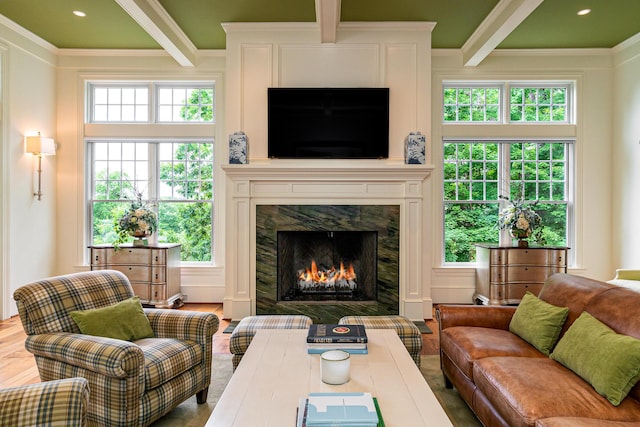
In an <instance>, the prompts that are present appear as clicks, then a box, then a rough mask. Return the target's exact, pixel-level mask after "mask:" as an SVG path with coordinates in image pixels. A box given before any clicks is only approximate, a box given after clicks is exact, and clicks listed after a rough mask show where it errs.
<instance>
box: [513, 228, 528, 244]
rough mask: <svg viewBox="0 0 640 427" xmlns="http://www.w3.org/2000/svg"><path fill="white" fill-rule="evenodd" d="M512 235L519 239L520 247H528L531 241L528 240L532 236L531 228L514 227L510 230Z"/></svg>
mask: <svg viewBox="0 0 640 427" xmlns="http://www.w3.org/2000/svg"><path fill="white" fill-rule="evenodd" d="M510 233H511V236H512V237H514V238H516V239H518V247H519V248H528V247H529V241H528V240H527V239H528V238H529V237H530V236H531V233H532V231H531V228H527V229H524V230H523V229H521V228H517V227H513V228H511V230H510Z"/></svg>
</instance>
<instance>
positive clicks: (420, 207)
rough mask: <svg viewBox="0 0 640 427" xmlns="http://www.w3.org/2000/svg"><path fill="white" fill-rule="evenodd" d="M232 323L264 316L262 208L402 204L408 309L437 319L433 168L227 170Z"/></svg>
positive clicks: (306, 163)
mask: <svg viewBox="0 0 640 427" xmlns="http://www.w3.org/2000/svg"><path fill="white" fill-rule="evenodd" d="M222 169H223V170H224V172H225V174H226V186H225V202H226V203H225V205H226V212H225V216H226V219H225V223H226V227H225V229H226V235H225V246H226V247H225V265H226V268H225V299H224V317H225V318H230V319H240V318H242V317H244V316H248V315H254V314H255V312H256V206H257V205H303V204H308V205H311V204H313V205H345V204H352V205H358V204H360V205H399V206H400V216H401V218H400V254H399V255H400V272H399V273H400V274H399V276H400V283H399V290H400V307H399V312H400V314H402V315H405V316H407V317H409V318H411V319H414V320H418V319H429V318H431V317H432V308H433V302H432V299H431V289H430V283H429V279H428V278H429V277H430V271H431V256H430V255H429V253H428V252H429V247H430V246H429V245H428V244H427V243H428V241H429V237H430V232H429V228H428V226H427V224H429V223H430V218H427V216H428V215H429V210H428V209H426V208H425V204H426V203H427V200H428V195H429V192H430V179H429V177H430V176H431V172H432V170H433V167H432V166H426V165H405V164H404V163H401V162H398V161H393V160H337V159H336V160H333V159H331V160H302V161H301V160H268V159H266V160H261V161H252V163H251V164H247V165H225V166H223V167H222Z"/></svg>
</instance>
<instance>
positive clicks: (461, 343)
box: [440, 326, 545, 379]
mask: <svg viewBox="0 0 640 427" xmlns="http://www.w3.org/2000/svg"><path fill="white" fill-rule="evenodd" d="M440 346H441V349H442V352H443V353H446V354H447V355H448V356H449V358H450V359H451V361H452V362H453V363H454V364H455V365H456V366H457V367H458V369H460V370H461V371H462V372H463V373H464V374H465V375H466V376H467V377H468V378H470V379H472V378H473V362H474V361H476V360H478V359H483V358H485V357H492V356H519V357H545V356H544V355H543V354H542V353H540V352H539V351H537V350H536V349H535V348H533V347H532V346H531V345H529V344H528V343H527V342H526V341H524V340H523V339H522V338H520V337H518V336H517V335H514V334H512V333H511V332H509V331H507V330H504V329H493V328H479V327H476V326H453V327H450V328H447V329H445V330H443V331H442V332H441V335H440Z"/></svg>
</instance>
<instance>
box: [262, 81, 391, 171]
mask: <svg viewBox="0 0 640 427" xmlns="http://www.w3.org/2000/svg"><path fill="white" fill-rule="evenodd" d="M268 115H269V117H268V127H269V129H268V156H269V157H270V158H281V159H305V158H306V159H310V158H316V159H327V158H333V159H378V158H388V157H389V88H269V89H268Z"/></svg>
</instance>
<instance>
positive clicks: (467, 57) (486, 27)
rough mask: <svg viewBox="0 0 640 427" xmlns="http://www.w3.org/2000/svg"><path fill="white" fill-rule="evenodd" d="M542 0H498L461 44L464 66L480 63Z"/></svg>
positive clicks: (473, 65)
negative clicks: (467, 38)
mask: <svg viewBox="0 0 640 427" xmlns="http://www.w3.org/2000/svg"><path fill="white" fill-rule="evenodd" d="M542 2H543V0H500V2H499V3H498V4H497V5H496V7H494V8H493V10H492V11H491V12H490V13H489V15H487V17H486V18H485V19H484V21H482V23H481V24H480V25H479V26H478V28H477V29H476V30H475V31H474V32H473V34H472V35H471V37H469V40H467V41H466V42H465V44H464V45H463V46H462V60H463V63H464V65H465V66H467V67H475V66H477V65H478V64H480V63H481V62H482V61H483V60H484V59H485V58H486V57H487V56H488V55H489V54H490V53H491V52H492V51H493V50H494V49H495V48H496V47H497V46H498V45H499V44H500V43H502V41H503V40H504V39H505V38H507V36H508V35H509V34H511V32H512V31H513V30H514V29H515V28H516V27H517V26H518V25H520V24H521V23H522V21H524V20H525V19H526V18H527V16H529V15H530V14H531V13H532V12H533V11H534V10H535V9H536V8H537V7H538V6H540V4H541V3H542Z"/></svg>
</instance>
